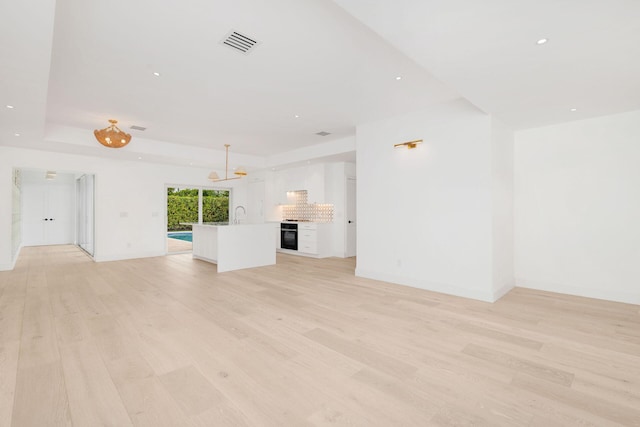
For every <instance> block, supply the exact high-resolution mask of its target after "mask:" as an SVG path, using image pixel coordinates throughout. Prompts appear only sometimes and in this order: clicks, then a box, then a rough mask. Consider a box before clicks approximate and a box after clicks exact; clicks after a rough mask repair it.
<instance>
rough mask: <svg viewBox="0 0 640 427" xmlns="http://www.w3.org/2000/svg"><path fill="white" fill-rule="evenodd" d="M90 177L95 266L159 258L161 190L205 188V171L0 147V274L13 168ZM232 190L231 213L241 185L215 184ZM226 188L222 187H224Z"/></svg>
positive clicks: (6, 256)
mask: <svg viewBox="0 0 640 427" xmlns="http://www.w3.org/2000/svg"><path fill="white" fill-rule="evenodd" d="M14 167H15V168H31V169H45V170H56V171H59V172H86V173H93V174H95V180H96V181H95V185H96V192H95V196H96V203H95V209H96V211H95V227H96V235H95V243H96V247H95V259H96V260H97V261H106V260H115V259H126V258H137V257H145V256H159V255H163V254H164V253H165V244H166V243H165V242H166V236H165V230H166V228H165V227H166V219H165V212H166V189H165V186H166V185H167V184H171V185H180V186H204V187H211V182H209V181H208V180H207V176H208V173H209V170H208V169H204V168H190V167H177V166H168V165H160V164H152V163H144V162H141V161H137V162H134V161H126V160H116V159H104V158H97V157H90V156H78V155H70V154H62V153H53V152H45V151H37V150H24V149H19V148H11V147H0V200H5V201H7V203H0V270H7V269H11V268H12V264H13V257H12V254H11V216H12V215H11V214H12V212H11V210H12V206H11V203H9V201H10V200H11V198H12V188H11V186H12V183H11V175H12V169H13V168H14ZM218 184H222V185H219V187H220V188H222V187H230V186H237V187H238V188H237V190H236V191H234V197H233V202H232V203H233V204H232V206H230V210H231V212H233V209H234V208H235V206H236V205H237V204H243V203H245V202H246V184H245V183H244V180H237V181H229V182H228V183H218ZM225 184H226V185H225Z"/></svg>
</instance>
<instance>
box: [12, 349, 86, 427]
mask: <svg viewBox="0 0 640 427" xmlns="http://www.w3.org/2000/svg"><path fill="white" fill-rule="evenodd" d="M11 425H13V426H16V427H17V426H72V425H73V423H72V421H71V412H70V411H69V400H68V398H67V391H66V388H65V383H64V375H63V372H62V365H61V364H60V361H55V362H51V363H45V364H40V365H36V366H28V367H25V368H19V369H18V373H17V378H16V394H15V400H14V405H13V416H12V423H11Z"/></svg>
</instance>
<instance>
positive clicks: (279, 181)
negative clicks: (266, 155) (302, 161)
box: [273, 164, 325, 205]
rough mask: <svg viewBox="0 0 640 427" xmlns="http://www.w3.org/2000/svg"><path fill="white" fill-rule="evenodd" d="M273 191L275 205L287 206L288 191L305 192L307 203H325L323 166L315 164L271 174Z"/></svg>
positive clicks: (288, 201)
mask: <svg viewBox="0 0 640 427" xmlns="http://www.w3.org/2000/svg"><path fill="white" fill-rule="evenodd" d="M273 189H274V195H275V202H276V204H281V205H287V204H292V203H293V201H292V200H290V199H288V198H287V192H288V191H298V190H306V191H307V201H308V202H309V203H325V165H324V164H315V165H307V166H302V167H298V168H291V169H283V170H280V171H276V172H274V173H273Z"/></svg>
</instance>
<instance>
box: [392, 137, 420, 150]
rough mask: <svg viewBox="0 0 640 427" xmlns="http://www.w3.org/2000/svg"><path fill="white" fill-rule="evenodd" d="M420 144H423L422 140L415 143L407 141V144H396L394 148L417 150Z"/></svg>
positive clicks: (414, 141)
mask: <svg viewBox="0 0 640 427" xmlns="http://www.w3.org/2000/svg"><path fill="white" fill-rule="evenodd" d="M418 144H422V140H421V139H416V140H413V141H407V142H401V143H400V144H394V145H393V148H398V147H407V148H408V149H409V150H411V149H413V148H416V147H417V146H418Z"/></svg>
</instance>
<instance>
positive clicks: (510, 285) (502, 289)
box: [491, 279, 516, 302]
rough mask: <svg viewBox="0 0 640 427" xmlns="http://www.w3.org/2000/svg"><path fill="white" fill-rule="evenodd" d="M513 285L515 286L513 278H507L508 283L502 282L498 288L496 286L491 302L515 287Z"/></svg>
mask: <svg viewBox="0 0 640 427" xmlns="http://www.w3.org/2000/svg"><path fill="white" fill-rule="evenodd" d="M515 287H516V284H515V280H513V279H512V280H509V282H508V283H506V284H504V285H503V286H501V287H500V288H498V289H496V290H495V291H493V301H491V302H496V301H498V300H499V299H500V298H502V297H503V296H505V295H506V294H508V293H509V291H510V290H511V289H513V288H515Z"/></svg>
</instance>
